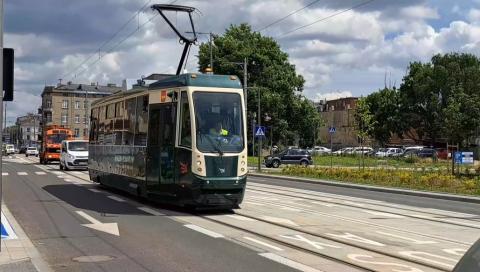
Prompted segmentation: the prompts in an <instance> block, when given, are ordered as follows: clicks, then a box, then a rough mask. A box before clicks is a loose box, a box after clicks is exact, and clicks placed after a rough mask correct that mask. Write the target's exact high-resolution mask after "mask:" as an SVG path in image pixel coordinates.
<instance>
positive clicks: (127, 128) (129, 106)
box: [122, 98, 136, 145]
mask: <svg viewBox="0 0 480 272" xmlns="http://www.w3.org/2000/svg"><path fill="white" fill-rule="evenodd" d="M125 103H126V104H125V122H124V128H123V130H124V131H123V143H122V144H123V145H133V138H134V135H135V109H136V98H131V99H128V100H127V101H125Z"/></svg>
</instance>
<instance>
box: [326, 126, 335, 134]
mask: <svg viewBox="0 0 480 272" xmlns="http://www.w3.org/2000/svg"><path fill="white" fill-rule="evenodd" d="M336 131H337V129H336V128H335V127H329V128H328V133H335V132H336Z"/></svg>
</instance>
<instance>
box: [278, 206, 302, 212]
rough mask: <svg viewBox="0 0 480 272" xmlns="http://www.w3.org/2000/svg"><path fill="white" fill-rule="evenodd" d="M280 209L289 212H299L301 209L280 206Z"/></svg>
mask: <svg viewBox="0 0 480 272" xmlns="http://www.w3.org/2000/svg"><path fill="white" fill-rule="evenodd" d="M280 209H282V210H286V211H291V212H301V211H302V210H299V209H295V208H290V207H281V208H280Z"/></svg>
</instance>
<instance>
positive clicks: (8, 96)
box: [3, 48, 13, 101]
mask: <svg viewBox="0 0 480 272" xmlns="http://www.w3.org/2000/svg"><path fill="white" fill-rule="evenodd" d="M3 90H4V91H5V92H4V93H3V101H13V48H3Z"/></svg>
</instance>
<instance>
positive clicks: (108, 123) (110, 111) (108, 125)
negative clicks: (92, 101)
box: [103, 104, 115, 145]
mask: <svg viewBox="0 0 480 272" xmlns="http://www.w3.org/2000/svg"><path fill="white" fill-rule="evenodd" d="M114 117H115V104H110V105H108V106H107V112H106V119H105V133H104V136H103V142H104V144H106V145H111V144H113V143H114V133H113V119H114Z"/></svg>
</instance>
